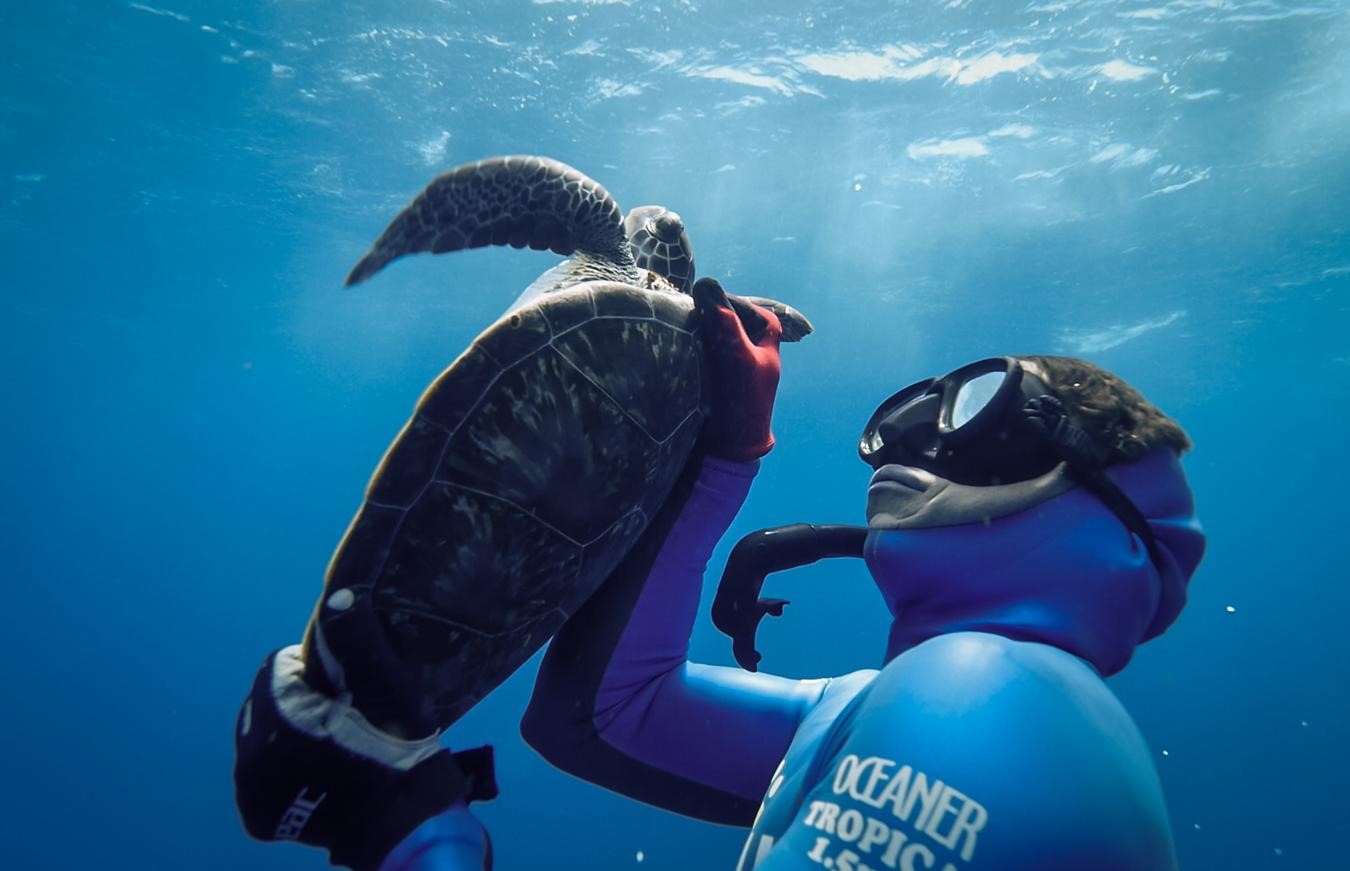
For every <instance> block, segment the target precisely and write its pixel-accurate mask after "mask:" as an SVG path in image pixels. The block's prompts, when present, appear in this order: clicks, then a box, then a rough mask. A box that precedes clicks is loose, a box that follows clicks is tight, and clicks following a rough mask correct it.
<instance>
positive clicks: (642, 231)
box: [623, 206, 694, 293]
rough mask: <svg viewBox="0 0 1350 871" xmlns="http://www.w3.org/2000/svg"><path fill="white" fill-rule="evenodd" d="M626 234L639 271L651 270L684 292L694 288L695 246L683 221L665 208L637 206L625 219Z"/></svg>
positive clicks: (624, 229)
mask: <svg viewBox="0 0 1350 871" xmlns="http://www.w3.org/2000/svg"><path fill="white" fill-rule="evenodd" d="M623 232H624V235H625V236H627V237H628V246H629V247H630V248H631V249H632V251H633V259H634V260H636V261H637V265H638V268H639V269H650V270H651V271H652V272H655V273H656V274H657V275H659V276H661V277H662V278H664V279H666V280H667V281H669V282H670V283H671V284H673V285H675V287H676V288H678V289H679V291H680V292H681V293H689V292H690V290H691V289H692V288H693V286H694V246H693V245H691V244H690V242H689V234H688V233H686V232H685V231H684V220H683V219H682V218H680V216H679V214H678V213H676V212H672V211H671V210H670V209H667V208H666V207H665V206H638V207H637V208H636V209H633V210H632V211H631V212H629V213H628V217H626V218H624V219H623Z"/></svg>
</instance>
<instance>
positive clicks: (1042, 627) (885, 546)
mask: <svg viewBox="0 0 1350 871" xmlns="http://www.w3.org/2000/svg"><path fill="white" fill-rule="evenodd" d="M1106 473H1107V475H1108V476H1109V477H1110V478H1111V479H1112V480H1113V481H1114V482H1115V483H1116V485H1117V486H1119V487H1120V488H1121V489H1122V490H1123V491H1124V492H1125V494H1126V495H1128V496H1129V498H1130V499H1131V501H1133V502H1134V503H1135V504H1136V505H1137V506H1138V508H1139V510H1140V512H1141V513H1142V514H1143V516H1144V518H1145V519H1146V520H1147V522H1148V525H1149V528H1150V529H1152V531H1153V534H1154V537H1155V539H1156V541H1157V544H1158V555H1159V560H1158V561H1157V563H1156V564H1155V562H1154V560H1151V559H1150V558H1149V553H1148V550H1147V548H1146V547H1145V546H1144V544H1143V543H1142V542H1141V541H1140V539H1139V537H1138V536H1136V535H1132V534H1131V533H1130V532H1129V531H1128V530H1127V529H1126V528H1125V526H1124V525H1123V524H1122V523H1121V521H1120V519H1119V518H1118V517H1117V516H1116V515H1115V514H1113V513H1112V512H1111V510H1110V509H1108V508H1107V507H1106V505H1104V504H1103V503H1102V501H1101V500H1100V499H1099V498H1097V497H1096V496H1095V495H1093V494H1092V493H1091V492H1090V491H1089V490H1087V489H1086V488H1084V487H1082V486H1078V485H1074V484H1073V483H1072V482H1071V481H1070V480H1068V479H1067V478H1066V477H1065V476H1064V474H1063V470H1062V469H1061V470H1056V471H1054V472H1051V473H1049V475H1047V476H1044V477H1045V480H1040V479H1037V481H1034V482H1031V484H1030V486H1029V487H1023V488H1021V489H1020V490H1017V491H1009V490H1000V488H997V487H993V488H978V487H974V488H961V486H960V485H952V484H951V482H948V481H945V480H944V479H941V478H937V477H936V476H934V475H932V474H931V473H928V472H924V471H922V470H918V469H912V468H909V467H896V466H883V467H882V468H880V469H878V470H877V472H876V473H875V474H874V476H873V479H872V485H871V488H870V490H869V498H868V503H869V504H868V526H869V530H868V534H867V541H866V545H865V548H864V556H865V558H866V560H867V566H868V568H869V570H870V571H871V573H872V577H873V579H874V580H875V581H876V583H877V586H878V588H879V589H880V590H881V594H882V596H883V597H884V598H885V601H886V605H887V607H888V608H890V611H891V615H892V618H893V623H892V626H891V634H890V640H889V643H888V645H887V650H886V660H887V661H888V662H889V661H890V660H891V659H892V658H894V657H896V656H898V655H899V654H901V653H903V652H904V651H905V650H908V649H909V648H911V647H914V646H915V645H917V644H919V643H921V642H923V641H926V640H928V639H929V638H933V637H935V636H937V635H943V634H946V633H949V632H960V631H977V632H990V633H993V634H997V635H1002V636H1005V637H1008V638H1013V639H1016V640H1020V641H1037V642H1042V643H1045V644H1050V645H1054V646H1055V647H1059V648H1061V649H1063V650H1067V651H1068V652H1070V653H1072V654H1074V655H1076V656H1078V657H1080V658H1082V659H1084V660H1086V661H1087V662H1089V663H1091V664H1092V665H1093V666H1094V667H1095V668H1096V669H1097V670H1098V671H1099V672H1100V673H1101V674H1103V675H1110V674H1114V673H1116V672H1117V671H1120V670H1121V669H1122V668H1124V667H1125V665H1126V663H1128V662H1129V660H1130V657H1131V656H1132V655H1133V653H1134V648H1135V647H1136V646H1137V645H1138V644H1140V643H1141V642H1143V641H1146V640H1148V639H1149V638H1152V637H1154V636H1156V635H1159V634H1161V633H1162V632H1163V631H1164V630H1165V629H1166V628H1167V627H1168V626H1170V625H1171V624H1172V622H1173V621H1174V620H1175V619H1176V617H1177V615H1178V614H1179V613H1180V612H1181V609H1182V607H1183V606H1184V605H1185V602H1186V585H1187V583H1188V582H1189V580H1190V577H1191V574H1192V573H1193V572H1194V571H1195V568H1196V566H1197V565H1198V564H1199V562H1200V558H1201V556H1202V555H1203V553H1204V547H1205V539H1204V534H1203V532H1202V531H1201V529H1200V525H1199V523H1198V521H1197V520H1196V518H1195V509H1194V503H1193V500H1192V496H1191V490H1190V487H1189V486H1188V485H1187V483H1186V478H1185V474H1184V473H1183V472H1182V469H1181V464H1180V462H1179V461H1178V459H1177V456H1176V453H1175V452H1174V451H1172V450H1171V449H1167V448H1162V449H1158V450H1155V451H1153V452H1152V453H1150V454H1148V455H1146V456H1144V457H1143V458H1142V459H1140V460H1138V461H1136V462H1133V463H1128V464H1119V465H1115V466H1112V467H1110V468H1108V469H1107V470H1106ZM905 487H907V488H908V489H909V491H910V493H907V494H906V493H904V492H903V489H901V490H897V489H896V488H905ZM981 490H987V491H989V493H988V496H989V500H988V501H984V500H982V499H981V498H980V492H979V491H981ZM995 491H997V492H995ZM901 505H903V510H900V507H899V506H901Z"/></svg>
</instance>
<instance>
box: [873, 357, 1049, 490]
mask: <svg viewBox="0 0 1350 871" xmlns="http://www.w3.org/2000/svg"><path fill="white" fill-rule="evenodd" d="M1054 395H1055V393H1054V391H1053V390H1052V389H1051V388H1050V386H1049V385H1047V384H1046V383H1045V382H1044V381H1042V380H1041V379H1040V378H1038V377H1037V376H1036V375H1035V374H1033V373H1032V372H1029V371H1027V369H1026V367H1024V366H1023V365H1022V363H1021V362H1020V361H1019V360H1016V359H1014V358H1012V357H991V358H989V359H987V360H980V361H978V362H975V363H970V364H969V365H966V366H962V367H961V368H960V369H957V370H956V371H954V372H951V373H950V374H947V375H943V376H942V377H941V378H928V379H926V380H924V381H919V382H917V383H915V384H911V385H909V386H908V387H906V388H905V389H904V390H901V391H900V392H899V393H896V394H895V395H893V396H891V397H890V398H889V399H887V400H886V401H885V402H883V403H881V405H880V406H878V408H877V410H876V411H875V412H873V414H872V418H871V419H870V420H869V421H868V422H867V426H866V428H865V429H864V430H863V434H862V438H861V439H860V440H859V442H858V454H859V456H861V457H862V459H863V462H865V463H867V464H868V465H869V466H871V467H872V468H874V469H877V468H880V467H881V466H884V465H887V464H890V463H897V464H899V465H903V466H917V467H919V468H921V469H925V470H927V471H929V472H932V473H933V474H935V475H937V476H939V477H941V478H946V479H947V480H949V481H955V482H956V483H958V484H969V485H972V486H977V487H985V486H989V485H992V484H1012V483H1016V482H1018V481H1027V480H1030V479H1032V478H1036V477H1039V476H1040V475H1044V474H1045V473H1046V472H1049V471H1050V470H1051V469H1053V468H1054V467H1055V466H1057V465H1058V464H1059V462H1060V461H1061V460H1062V459H1063V457H1061V456H1060V453H1059V451H1057V450H1056V449H1055V446H1054V444H1053V442H1052V440H1051V439H1048V438H1046V434H1045V432H1044V430H1043V428H1042V427H1040V426H1038V425H1037V424H1036V423H1035V421H1034V420H1032V419H1030V418H1028V417H1027V416H1026V415H1025V414H1024V410H1025V408H1026V406H1027V404H1028V403H1029V402H1032V401H1034V400H1037V399H1039V398H1041V397H1046V396H1049V397H1054Z"/></svg>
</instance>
